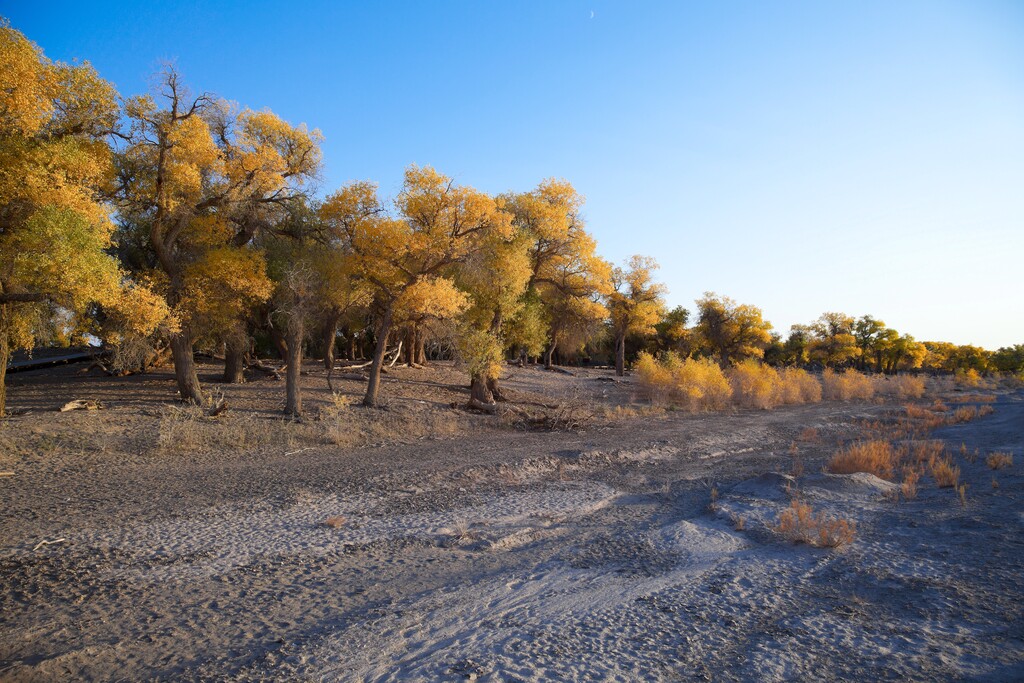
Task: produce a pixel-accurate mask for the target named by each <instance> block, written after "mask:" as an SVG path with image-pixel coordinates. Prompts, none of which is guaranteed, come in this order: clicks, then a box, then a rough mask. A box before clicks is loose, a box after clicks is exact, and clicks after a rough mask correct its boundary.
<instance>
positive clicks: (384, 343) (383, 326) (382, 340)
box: [363, 303, 394, 408]
mask: <svg viewBox="0 0 1024 683" xmlns="http://www.w3.org/2000/svg"><path fill="white" fill-rule="evenodd" d="M393 308H394V304H393V303H388V305H387V308H385V309H384V315H383V317H382V318H381V319H380V329H379V330H378V331H377V343H376V345H375V346H374V349H373V362H372V363H371V364H370V381H369V382H367V384H366V395H365V396H364V397H363V405H364V406H368V407H371V408H373V407H376V405H377V390H378V389H379V388H380V369H381V367H382V366H383V365H384V353H385V351H387V348H388V336H389V335H388V333H389V332H391V315H392V313H393Z"/></svg>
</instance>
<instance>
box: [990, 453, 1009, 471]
mask: <svg viewBox="0 0 1024 683" xmlns="http://www.w3.org/2000/svg"><path fill="white" fill-rule="evenodd" d="M985 464H986V465H988V468H989V469H990V470H1001V469H1003V468H1004V467H1012V466H1013V455H1011V454H1010V453H992V454H991V455H989V456H988V457H987V458H985Z"/></svg>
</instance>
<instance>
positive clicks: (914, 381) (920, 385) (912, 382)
mask: <svg viewBox="0 0 1024 683" xmlns="http://www.w3.org/2000/svg"><path fill="white" fill-rule="evenodd" d="M874 385H875V391H876V392H877V393H879V394H882V395H884V396H891V397H894V398H900V399H907V398H921V397H922V396H924V392H925V380H924V377H914V376H912V375H896V376H895V377H885V376H877V377H875V380H874Z"/></svg>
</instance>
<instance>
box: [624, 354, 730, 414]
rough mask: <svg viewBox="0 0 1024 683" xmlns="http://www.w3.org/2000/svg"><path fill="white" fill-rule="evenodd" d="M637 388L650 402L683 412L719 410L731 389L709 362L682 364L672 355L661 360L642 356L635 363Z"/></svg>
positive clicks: (717, 369) (719, 369) (718, 368)
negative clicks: (665, 404)
mask: <svg viewBox="0 0 1024 683" xmlns="http://www.w3.org/2000/svg"><path fill="white" fill-rule="evenodd" d="M636 370H637V374H638V375H639V378H640V386H641V387H642V388H643V389H644V391H645V392H646V393H647V395H648V396H649V397H650V398H651V400H653V401H655V402H661V403H671V404H674V405H677V406H679V407H681V408H683V409H686V410H720V409H722V408H725V407H727V406H728V405H729V400H730V399H731V398H732V387H731V386H730V384H729V380H727V379H726V377H725V374H723V373H722V369H721V368H720V367H718V364H717V363H715V362H713V361H711V360H710V359H707V358H704V359H700V360H695V359H693V358H687V359H686V360H681V359H680V358H679V357H678V356H677V355H675V354H673V353H667V354H665V355H664V356H663V357H662V358H661V359H660V360H658V359H655V358H654V357H653V356H651V355H650V354H649V353H641V354H640V358H639V359H638V360H637V363H636Z"/></svg>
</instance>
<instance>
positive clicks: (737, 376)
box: [729, 358, 782, 410]
mask: <svg viewBox="0 0 1024 683" xmlns="http://www.w3.org/2000/svg"><path fill="white" fill-rule="evenodd" d="M729 383H730V384H731V385H732V400H733V402H734V403H736V404H737V405H739V406H742V407H744V408H760V409H761V410H767V409H768V408H774V407H775V406H777V405H779V403H781V401H782V395H781V394H782V392H781V388H782V381H781V380H780V378H779V373H777V372H776V371H775V369H774V368H772V367H771V366H768V365H764V364H762V363H759V362H757V361H756V360H753V359H752V358H748V359H747V360H745V361H743V362H742V363H738V364H736V365H735V366H734V367H732V368H729Z"/></svg>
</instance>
